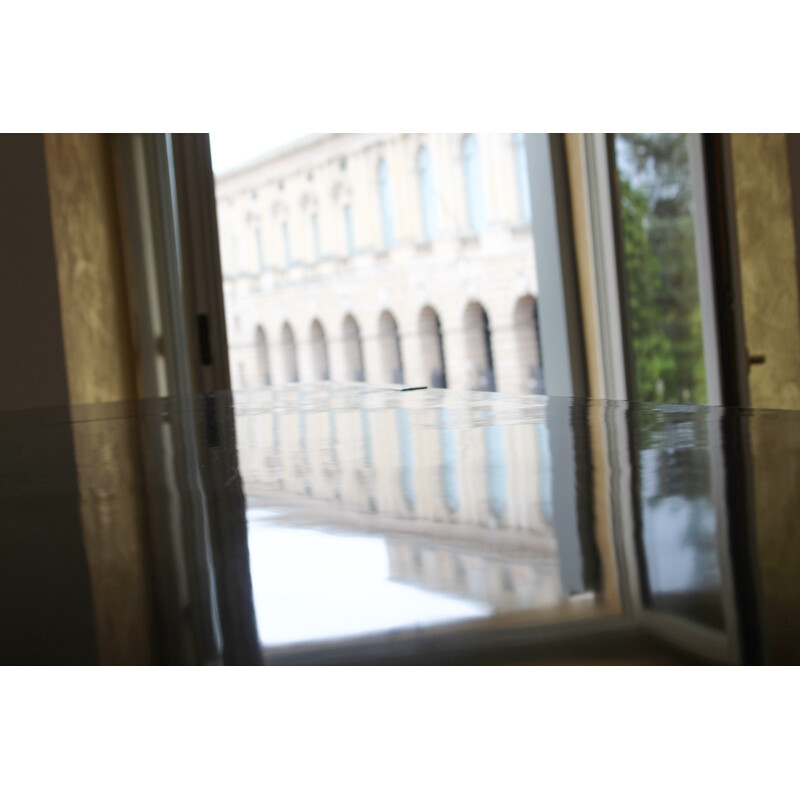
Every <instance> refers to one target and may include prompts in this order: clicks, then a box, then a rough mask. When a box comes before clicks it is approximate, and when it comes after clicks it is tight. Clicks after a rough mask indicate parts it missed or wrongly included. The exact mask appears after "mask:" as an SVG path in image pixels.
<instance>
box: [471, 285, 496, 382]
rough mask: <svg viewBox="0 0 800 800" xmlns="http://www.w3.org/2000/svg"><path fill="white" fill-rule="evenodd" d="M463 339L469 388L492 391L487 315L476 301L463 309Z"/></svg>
mask: <svg viewBox="0 0 800 800" xmlns="http://www.w3.org/2000/svg"><path fill="white" fill-rule="evenodd" d="M464 339H465V341H464V351H465V353H466V356H467V362H468V366H467V369H468V372H469V387H470V389H474V390H477V391H482V392H494V391H495V375H494V359H493V357H492V334H491V329H490V327H489V316H488V314H487V313H486V309H485V308H484V307H483V306H482V305H481V304H480V303H478V302H474V301H473V302H472V303H469V304H468V305H467V307H466V309H465V311H464Z"/></svg>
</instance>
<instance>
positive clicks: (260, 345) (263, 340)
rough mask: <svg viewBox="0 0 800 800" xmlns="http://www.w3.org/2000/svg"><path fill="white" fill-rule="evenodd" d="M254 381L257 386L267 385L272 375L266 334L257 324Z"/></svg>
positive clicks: (270, 381)
mask: <svg viewBox="0 0 800 800" xmlns="http://www.w3.org/2000/svg"><path fill="white" fill-rule="evenodd" d="M256 369H257V370H258V373H257V374H256V382H257V385H258V386H269V385H270V384H271V383H272V375H271V373H270V368H269V347H268V346H267V334H266V333H265V332H264V328H263V327H261V325H259V326H258V327H257V328H256Z"/></svg>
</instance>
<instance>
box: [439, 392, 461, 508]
mask: <svg viewBox="0 0 800 800" xmlns="http://www.w3.org/2000/svg"><path fill="white" fill-rule="evenodd" d="M438 417H439V419H438V427H439V444H440V447H441V450H440V457H441V464H440V467H439V478H440V480H441V484H442V497H443V499H444V505H445V508H447V510H448V511H449V512H450V513H451V514H455V513H456V511H458V505H459V499H458V472H457V470H458V437H457V436H456V431H455V428H454V427H453V424H452V423H453V414H452V412H451V411H445V409H443V408H440V409H439V413H438Z"/></svg>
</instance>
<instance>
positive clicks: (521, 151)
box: [514, 133, 531, 222]
mask: <svg viewBox="0 0 800 800" xmlns="http://www.w3.org/2000/svg"><path fill="white" fill-rule="evenodd" d="M514 172H515V173H516V175H517V194H518V196H519V215H520V218H521V219H522V220H523V221H524V222H530V221H531V188H530V178H529V177H528V155H527V153H526V151H525V134H524V133H515V134H514Z"/></svg>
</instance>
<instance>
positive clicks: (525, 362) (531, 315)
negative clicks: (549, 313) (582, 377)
mask: <svg viewBox="0 0 800 800" xmlns="http://www.w3.org/2000/svg"><path fill="white" fill-rule="evenodd" d="M514 339H515V340H516V345H517V364H518V369H517V374H518V376H519V379H518V380H519V386H518V389H519V391H520V392H522V393H523V394H525V393H530V394H544V378H543V376H542V361H541V357H540V353H539V316H538V313H537V307H536V300H535V298H534V297H532V296H531V295H529V294H527V295H525V296H524V297H520V299H519V300H517V304H516V306H514Z"/></svg>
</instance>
